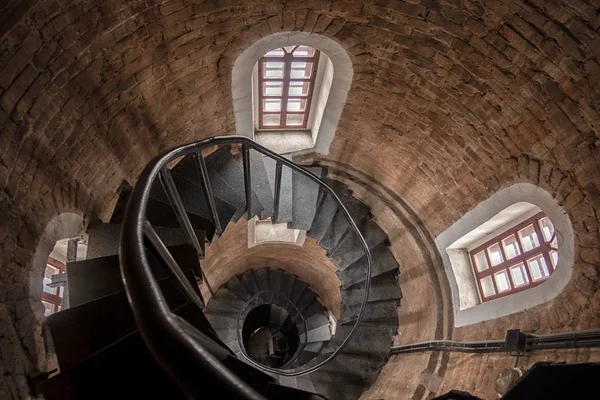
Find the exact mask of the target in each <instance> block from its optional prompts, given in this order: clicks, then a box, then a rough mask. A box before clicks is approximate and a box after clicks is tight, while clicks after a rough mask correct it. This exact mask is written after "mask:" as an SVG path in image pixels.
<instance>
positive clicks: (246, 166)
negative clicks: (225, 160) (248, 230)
mask: <svg viewBox="0 0 600 400" xmlns="http://www.w3.org/2000/svg"><path fill="white" fill-rule="evenodd" d="M242 158H243V161H244V185H245V186H246V216H247V218H248V219H250V218H252V217H253V215H252V178H251V176H250V149H249V148H248V146H246V144H243V145H242Z"/></svg>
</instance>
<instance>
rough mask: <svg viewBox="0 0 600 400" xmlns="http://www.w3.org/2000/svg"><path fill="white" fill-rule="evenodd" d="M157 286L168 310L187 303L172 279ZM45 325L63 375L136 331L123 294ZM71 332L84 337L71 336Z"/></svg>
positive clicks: (86, 305) (59, 315) (60, 314)
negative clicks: (72, 367) (82, 361)
mask: <svg viewBox="0 0 600 400" xmlns="http://www.w3.org/2000/svg"><path fill="white" fill-rule="evenodd" d="M186 277H187V278H188V280H189V281H190V283H194V275H193V274H192V273H191V271H188V272H187V273H186ZM158 284H159V287H160V289H161V291H162V293H163V296H164V298H165V300H166V302H167V305H168V306H169V308H170V309H172V310H174V309H177V308H180V307H181V306H183V305H184V304H186V302H187V299H186V298H185V296H183V295H182V294H181V291H180V290H179V288H178V286H177V284H176V283H175V282H173V280H172V279H170V278H164V279H161V280H160V281H159V282H158ZM115 310H119V312H115ZM46 323H47V324H48V327H49V328H50V332H51V334H52V341H53V343H54V349H55V351H56V355H57V358H58V362H59V365H60V368H61V370H63V371H64V370H66V369H68V368H70V367H71V366H73V365H75V364H76V363H78V362H79V361H81V360H83V359H85V358H87V357H89V356H90V355H92V354H94V353H96V352H97V351H100V350H102V349H103V348H105V347H107V346H110V345H111V344H113V343H115V342H116V341H118V340H119V339H121V338H123V337H125V336H127V335H129V334H131V333H132V332H135V331H137V325H136V323H135V319H134V318H133V313H132V312H131V308H130V307H129V303H128V300H127V294H126V293H125V292H124V291H120V292H118V293H114V294H112V295H109V296H106V297H103V298H100V299H97V300H94V301H90V302H86V303H84V304H81V305H79V306H75V307H71V308H68V309H65V310H62V311H61V312H57V313H54V314H52V315H50V316H49V317H48V318H47V319H46ZM73 332H85V334H77V335H73V334H72V333H73Z"/></svg>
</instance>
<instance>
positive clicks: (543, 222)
mask: <svg viewBox="0 0 600 400" xmlns="http://www.w3.org/2000/svg"><path fill="white" fill-rule="evenodd" d="M539 222H540V229H541V230H542V233H543V234H544V241H546V242H549V241H550V239H552V235H554V225H552V222H551V221H550V218H548V217H544V218H542V219H540V221H539Z"/></svg>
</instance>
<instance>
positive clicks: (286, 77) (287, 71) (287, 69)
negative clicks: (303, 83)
mask: <svg viewBox="0 0 600 400" xmlns="http://www.w3.org/2000/svg"><path fill="white" fill-rule="evenodd" d="M292 59H293V55H291V54H288V53H286V54H285V56H284V64H283V68H284V70H283V92H282V93H281V94H282V96H281V121H280V127H287V102H288V95H289V91H290V80H291V78H292Z"/></svg>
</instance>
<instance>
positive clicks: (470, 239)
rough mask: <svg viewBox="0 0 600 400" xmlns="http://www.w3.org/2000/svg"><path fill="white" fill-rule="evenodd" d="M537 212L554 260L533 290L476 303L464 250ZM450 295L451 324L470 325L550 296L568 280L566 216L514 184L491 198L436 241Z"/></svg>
mask: <svg viewBox="0 0 600 400" xmlns="http://www.w3.org/2000/svg"><path fill="white" fill-rule="evenodd" d="M540 211H543V212H544V213H545V214H546V215H547V216H548V218H550V220H551V221H552V223H553V224H554V228H555V231H556V236H557V239H558V252H559V259H558V264H557V266H556V270H555V271H554V273H553V274H552V275H551V276H550V277H549V278H548V279H547V280H546V281H545V282H543V283H541V284H540V285H539V286H536V287H532V288H530V289H527V290H524V291H521V292H518V293H514V294H511V295H509V296H506V297H502V298H498V299H495V300H491V301H487V302H484V303H482V302H481V299H480V294H479V291H478V288H477V284H476V280H475V276H474V271H473V267H472V265H471V260H470V257H469V251H470V250H472V249H475V248H477V247H479V246H480V245H482V244H484V243H486V242H487V241H489V240H490V239H492V238H494V237H495V236H498V235H499V234H500V233H501V232H503V231H506V230H508V229H510V228H511V227H514V226H516V225H518V224H519V223H521V222H523V221H525V220H527V219H528V218H530V217H532V216H533V215H535V214H537V213H539V212H540ZM436 245H437V248H438V250H439V252H440V254H441V256H442V259H443V261H444V268H445V271H446V274H447V277H448V282H449V284H450V289H451V292H452V303H453V310H454V324H455V326H456V327H459V326H465V325H470V324H474V323H478V322H482V321H486V320H492V319H496V318H499V317H502V316H505V315H509V314H513V313H516V312H520V311H524V310H527V309H529V308H532V307H535V306H537V305H539V304H542V303H545V302H547V301H549V300H551V299H553V298H554V297H556V296H557V295H558V294H559V293H560V292H562V290H563V289H564V287H565V286H566V284H567V283H568V281H569V279H570V277H571V271H572V268H573V254H574V253H573V252H574V250H573V249H574V235H573V227H572V225H571V221H570V219H569V217H568V215H567V213H566V212H565V211H564V210H563V209H562V207H560V205H559V204H558V202H557V201H556V199H554V198H553V197H552V196H551V195H550V194H549V193H548V192H546V191H545V190H543V189H541V188H539V187H537V186H535V185H532V184H529V183H519V184H516V185H513V186H510V187H508V188H506V189H504V190H501V191H499V192H497V193H495V194H493V195H492V196H491V197H490V198H488V199H487V200H484V201H483V202H481V203H480V204H479V205H477V207H475V208H474V209H473V210H471V211H469V212H468V213H466V214H465V215H464V216H463V217H462V218H461V219H460V220H458V221H457V222H455V223H454V224H453V225H452V226H451V227H449V228H448V229H446V230H445V231H444V232H442V233H441V234H440V235H439V236H438V237H437V238H436Z"/></svg>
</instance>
